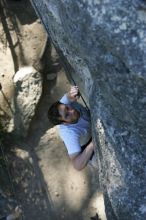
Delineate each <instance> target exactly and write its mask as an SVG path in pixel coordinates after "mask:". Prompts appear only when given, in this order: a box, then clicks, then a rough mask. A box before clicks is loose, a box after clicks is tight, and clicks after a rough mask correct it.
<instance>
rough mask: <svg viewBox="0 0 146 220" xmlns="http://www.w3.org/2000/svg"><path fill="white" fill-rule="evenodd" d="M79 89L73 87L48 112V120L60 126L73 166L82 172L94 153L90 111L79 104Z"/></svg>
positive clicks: (60, 132) (61, 135)
mask: <svg viewBox="0 0 146 220" xmlns="http://www.w3.org/2000/svg"><path fill="white" fill-rule="evenodd" d="M78 92H79V90H78V87H77V86H73V87H71V89H70V91H69V92H68V93H67V94H65V95H64V96H63V97H62V98H61V100H60V101H57V102H55V103H54V104H53V105H52V106H51V107H50V109H49V111H48V118H49V120H50V121H51V122H52V123H53V124H54V125H59V134H60V137H61V139H62V140H63V141H64V143H65V146H66V148H67V151H68V154H69V157H70V159H71V161H72V163H73V166H74V168H75V169H77V170H82V169H83V168H84V167H85V166H86V165H87V163H88V162H89V160H90V159H91V158H92V156H93V153H94V147H93V143H92V140H91V121H90V113H89V111H88V110H87V109H86V108H85V107H83V106H82V105H81V104H79V103H78V102H77V98H78Z"/></svg>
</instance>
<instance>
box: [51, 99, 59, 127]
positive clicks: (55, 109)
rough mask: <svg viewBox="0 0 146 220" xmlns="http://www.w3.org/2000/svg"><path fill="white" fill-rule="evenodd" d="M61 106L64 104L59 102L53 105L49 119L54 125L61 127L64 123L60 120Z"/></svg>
mask: <svg viewBox="0 0 146 220" xmlns="http://www.w3.org/2000/svg"><path fill="white" fill-rule="evenodd" d="M60 104H62V103H61V102H59V101H57V102H55V103H54V104H53V105H51V107H50V108H49V110H48V119H49V120H50V122H51V123H52V124H54V125H59V124H61V123H62V121H61V120H60V119H59V117H60V115H59V111H58V107H59V105H60Z"/></svg>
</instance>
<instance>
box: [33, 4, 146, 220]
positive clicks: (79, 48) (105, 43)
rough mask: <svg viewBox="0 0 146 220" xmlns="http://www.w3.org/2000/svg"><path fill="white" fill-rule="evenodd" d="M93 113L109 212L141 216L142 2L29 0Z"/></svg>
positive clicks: (145, 163) (144, 194) (145, 138)
mask: <svg viewBox="0 0 146 220" xmlns="http://www.w3.org/2000/svg"><path fill="white" fill-rule="evenodd" d="M32 3H33V6H34V8H35V10H36V11H37V14H38V16H40V18H41V20H42V22H43V24H44V26H45V28H46V31H47V32H48V34H49V36H50V38H51V39H52V41H53V43H54V45H55V47H56V48H57V50H58V52H59V53H60V55H61V56H62V59H63V61H64V63H65V64H66V69H67V70H68V72H69V73H70V74H71V76H72V78H73V79H74V80H75V82H76V83H77V84H78V86H79V87H80V90H81V93H82V94H83V96H84V98H85V99H86V101H87V103H88V105H89V107H90V109H91V115H92V122H93V123H92V124H93V138H94V140H95V141H96V146H97V148H96V149H97V161H98V172H99V181H100V185H101V188H102V189H103V192H104V195H105V206H106V214H107V219H109V220H113V219H118V220H144V219H145V218H146V110H145V109H146V1H145V0H139V1H138V0H133V1H131V0H127V1H125V0H113V1H110V0H102V1H101V0H96V1H95V0H78V1H75V0H49V1H48V0H41V1H40V0H32Z"/></svg>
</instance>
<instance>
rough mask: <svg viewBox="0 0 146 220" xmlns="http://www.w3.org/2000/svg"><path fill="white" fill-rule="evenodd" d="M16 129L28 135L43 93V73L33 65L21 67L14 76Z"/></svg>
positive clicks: (19, 132)
mask: <svg viewBox="0 0 146 220" xmlns="http://www.w3.org/2000/svg"><path fill="white" fill-rule="evenodd" d="M14 84H15V94H14V107H13V108H14V117H13V120H14V122H13V123H14V131H15V132H16V133H17V134H18V135H20V136H24V137H25V136H26V135H27V132H28V128H29V126H30V122H31V120H32V118H33V116H34V114H35V109H36V106H37V104H38V101H39V99H40V96H41V94H42V79H41V75H40V73H39V72H37V70H35V69H34V68H33V67H31V66H30V67H23V68H21V69H20V70H19V71H18V72H17V73H16V74H15V77H14Z"/></svg>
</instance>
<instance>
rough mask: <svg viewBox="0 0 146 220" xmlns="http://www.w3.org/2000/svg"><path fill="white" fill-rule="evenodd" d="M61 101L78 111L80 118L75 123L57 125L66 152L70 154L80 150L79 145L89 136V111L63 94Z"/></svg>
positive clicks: (87, 139) (85, 141)
mask: <svg viewBox="0 0 146 220" xmlns="http://www.w3.org/2000/svg"><path fill="white" fill-rule="evenodd" d="M60 102H61V103H63V104H68V105H70V106H72V107H74V108H75V109H77V110H78V111H79V112H80V118H79V120H78V122H77V123H75V124H67V125H66V124H65V125H64V124H61V125H59V135H60V137H61V139H62V140H63V141H64V143H65V146H66V148H67V151H68V154H69V155H72V154H75V153H79V152H80V151H81V146H83V145H85V144H86V143H87V142H88V141H89V140H90V138H91V121H90V114H89V111H88V110H87V109H86V108H85V107H83V106H82V105H81V104H79V103H77V102H71V101H70V100H68V98H67V95H64V96H63V97H62V98H61V100H60Z"/></svg>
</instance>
